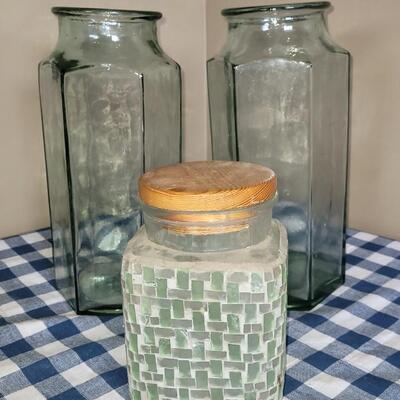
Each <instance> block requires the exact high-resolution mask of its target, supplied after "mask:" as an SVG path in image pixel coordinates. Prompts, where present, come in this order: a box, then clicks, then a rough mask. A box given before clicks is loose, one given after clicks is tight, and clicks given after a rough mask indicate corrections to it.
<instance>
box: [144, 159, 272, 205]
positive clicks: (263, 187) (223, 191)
mask: <svg viewBox="0 0 400 400" xmlns="http://www.w3.org/2000/svg"><path fill="white" fill-rule="evenodd" d="M235 179H237V184H236V182H235ZM218 185H220V186H218ZM275 194H276V175H275V173H274V172H273V171H272V170H271V169H269V168H267V167H264V166H261V165H258V164H252V163H243V162H236V161H197V162H196V161H195V162H191V163H190V162H189V163H182V164H175V165H171V166H165V167H160V168H157V169H155V170H153V171H149V172H148V173H146V174H145V175H143V176H142V177H141V178H140V180H139V196H140V199H141V201H142V203H144V204H145V205H148V206H151V207H153V208H157V209H161V210H171V211H188V212H203V211H208V212H209V211H211V212H212V211H229V210H236V209H238V208H248V207H252V206H255V205H258V204H260V203H264V202H266V201H268V200H271V199H273V198H274V197H275Z"/></svg>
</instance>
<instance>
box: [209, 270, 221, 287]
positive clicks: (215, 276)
mask: <svg viewBox="0 0 400 400" xmlns="http://www.w3.org/2000/svg"><path fill="white" fill-rule="evenodd" d="M211 288H212V289H213V290H223V288H224V274H223V273H222V272H213V273H212V274H211Z"/></svg>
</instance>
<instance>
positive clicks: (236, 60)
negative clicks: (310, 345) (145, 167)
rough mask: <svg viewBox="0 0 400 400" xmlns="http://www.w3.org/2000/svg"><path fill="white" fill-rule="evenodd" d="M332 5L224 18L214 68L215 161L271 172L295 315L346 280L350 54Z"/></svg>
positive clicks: (266, 9) (245, 11)
mask: <svg viewBox="0 0 400 400" xmlns="http://www.w3.org/2000/svg"><path fill="white" fill-rule="evenodd" d="M329 7H330V4H329V3H328V2H312V3H295V4H284V5H271V6H261V7H246V8H233V9H227V10H223V12H222V14H223V15H224V16H225V17H226V18H227V21H228V37H227V41H226V43H225V45H224V47H223V48H222V50H221V51H220V53H219V54H218V55H217V56H215V57H214V58H212V59H211V60H209V61H208V88H209V99H210V116H211V130H212V148H213V158H214V159H222V160H232V159H233V160H241V161H251V162H256V163H259V164H263V165H267V166H270V167H271V168H272V169H273V170H274V171H275V172H276V173H277V175H278V176H279V184H278V191H279V200H278V202H277V203H276V205H275V207H274V216H275V217H276V218H278V219H280V221H281V222H283V223H284V225H285V226H286V229H287V231H288V238H289V278H288V279H289V283H288V294H289V298H288V301H289V307H292V308H309V307H312V306H314V305H315V304H317V303H318V302H319V301H321V300H322V299H323V298H325V297H326V296H327V295H328V294H329V293H331V292H332V291H333V290H334V289H335V288H337V287H338V286H339V285H340V284H341V283H342V282H343V280H344V238H345V236H344V231H345V216H346V178H347V143H348V111H349V75H350V74H349V66H350V55H349V53H348V52H347V51H346V50H344V49H343V48H341V47H340V46H338V45H337V44H336V43H334V42H333V40H332V39H331V37H330V35H329V33H328V30H327V26H326V15H325V13H326V11H327V10H328V9H329Z"/></svg>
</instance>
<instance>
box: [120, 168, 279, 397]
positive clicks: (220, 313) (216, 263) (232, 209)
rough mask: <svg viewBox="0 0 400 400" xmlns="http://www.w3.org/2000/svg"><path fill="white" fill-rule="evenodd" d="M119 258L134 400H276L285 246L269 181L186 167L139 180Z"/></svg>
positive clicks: (240, 172) (269, 175)
mask: <svg viewBox="0 0 400 400" xmlns="http://www.w3.org/2000/svg"><path fill="white" fill-rule="evenodd" d="M139 193H140V197H141V200H142V202H143V215H144V222H145V225H144V227H142V228H141V229H140V230H139V231H138V233H137V234H136V235H135V236H134V238H133V239H132V240H131V241H130V242H129V244H128V247H127V249H126V251H125V254H124V259H123V271H122V287H123V296H124V319H125V330H126V349H127V363H128V376H129V388H130V394H131V397H132V399H135V400H137V399H142V400H144V399H149V400H158V399H160V400H161V399H182V400H184V399H185V400H189V399H212V400H226V399H246V400H258V399H267V400H279V399H282V389H283V378H284V371H285V337H286V297H287V237H286V231H285V228H284V227H283V226H282V225H281V224H280V223H279V222H278V221H276V220H272V219H271V213H272V203H273V201H274V199H275V197H276V177H275V174H274V173H273V172H272V171H271V170H269V169H268V168H266V167H261V166H258V165H255V164H249V163H241V162H225V161H212V162H194V163H184V164H178V165H174V166H169V167H162V168H158V169H156V170H153V171H151V172H149V173H147V174H145V175H144V176H143V177H142V179H141V180H140V184H139Z"/></svg>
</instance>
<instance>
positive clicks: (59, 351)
mask: <svg viewBox="0 0 400 400" xmlns="http://www.w3.org/2000/svg"><path fill="white" fill-rule="evenodd" d="M346 253H347V258H346V261H347V277H346V284H345V285H344V286H342V287H340V288H339V289H338V290H336V291H335V292H334V293H333V294H332V295H331V296H329V297H328V298H327V299H326V300H325V301H324V302H323V303H322V304H320V305H318V306H317V307H316V308H314V309H313V310H312V311H311V312H290V313H289V324H288V348H287V353H288V355H287V373H286V383H285V396H286V397H285V399H290V400H314V399H315V400H325V399H339V400H358V399H360V400H369V399H381V400H399V399H400V322H399V319H398V318H399V316H400V242H396V241H392V240H389V239H385V238H382V237H378V236H374V235H371V234H368V233H363V232H358V231H353V230H350V231H349V232H348V239H347V249H346ZM51 255H52V254H51V242H50V231H49V230H41V231H37V232H33V233H29V234H26V235H22V236H15V237H12V238H9V239H5V240H0V398H5V399H7V400H31V399H32V400H33V399H52V400H56V399H57V400H67V399H71V400H79V399H106V400H114V399H127V398H128V387H127V374H126V369H125V361H126V360H125V351H124V331H123V324H122V317H121V316H114V317H113V316H103V317H97V316H77V315H76V314H75V313H74V312H73V311H72V310H71V308H70V306H69V305H68V304H67V303H66V302H65V300H64V298H63V297H62V296H61V295H60V293H59V292H57V290H56V288H55V282H54V274H53V268H52V262H51Z"/></svg>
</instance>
